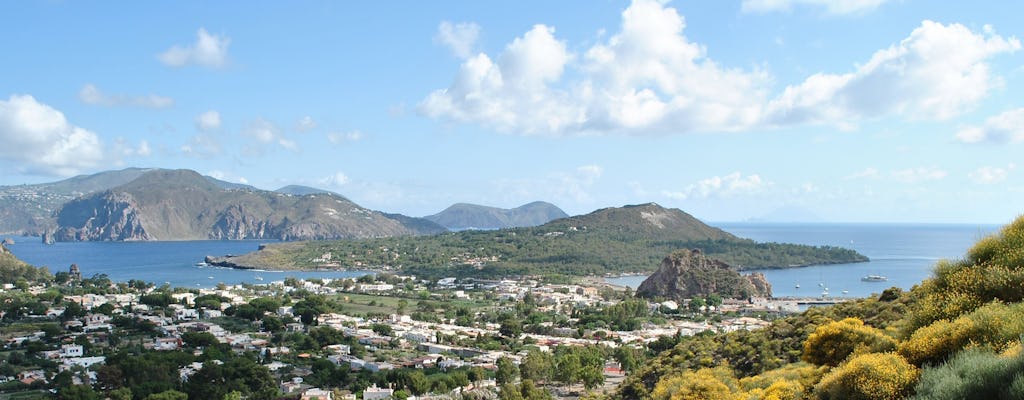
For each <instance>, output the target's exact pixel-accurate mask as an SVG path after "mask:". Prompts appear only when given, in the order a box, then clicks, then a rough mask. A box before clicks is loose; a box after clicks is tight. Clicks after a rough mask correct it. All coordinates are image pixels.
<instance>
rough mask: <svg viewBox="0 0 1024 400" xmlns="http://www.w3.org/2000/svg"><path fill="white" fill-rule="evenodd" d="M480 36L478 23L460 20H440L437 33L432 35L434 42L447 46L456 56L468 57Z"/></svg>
mask: <svg viewBox="0 0 1024 400" xmlns="http://www.w3.org/2000/svg"><path fill="white" fill-rule="evenodd" d="M479 37H480V25H477V24H476V23H474V22H461V23H458V24H453V23H451V22H448V21H442V22H441V24H440V25H438V27H437V34H435V35H434V43H439V44H442V45H445V46H447V47H448V49H449V50H451V51H452V54H454V55H455V56H456V57H458V58H463V59H464V58H469V56H470V55H472V54H473V48H474V47H475V46H476V41H477V39H478V38H479Z"/></svg>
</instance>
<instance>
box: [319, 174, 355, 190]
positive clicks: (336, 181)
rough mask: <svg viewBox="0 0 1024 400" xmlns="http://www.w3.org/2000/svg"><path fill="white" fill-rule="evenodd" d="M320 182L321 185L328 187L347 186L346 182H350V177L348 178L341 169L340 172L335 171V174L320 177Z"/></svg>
mask: <svg viewBox="0 0 1024 400" xmlns="http://www.w3.org/2000/svg"><path fill="white" fill-rule="evenodd" d="M318 182H319V183H320V184H321V185H324V186H328V187H340V186H345V185H346V184H348V183H349V178H348V176H347V175H345V173H343V172H341V171H338V172H335V173H334V174H331V175H329V176H325V177H323V178H320V180H319V181H318Z"/></svg>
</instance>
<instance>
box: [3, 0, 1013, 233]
mask: <svg viewBox="0 0 1024 400" xmlns="http://www.w3.org/2000/svg"><path fill="white" fill-rule="evenodd" d="M940 3H941V4H940ZM946 3H950V4H946ZM1021 8H1024V7H1022V5H1021V4H1018V3H1017V2H989V1H980V2H970V3H965V2H926V1H918V0H903V1H900V0H833V1H826V0H736V1H714V2H709V1H678V0H677V1H672V2H660V1H654V0H636V1H633V2H627V1H606V0H599V1H556V2H552V1H517V2H506V3H496V2H443V1H442V2H384V1H382V2H369V3H368V4H363V3H358V4H356V3H350V2H334V1H328V2H312V1H308V2H288V3H280V2H244V3H238V2H175V3H146V2H125V3H120V4H116V5H112V4H109V3H88V2H63V1H39V2H10V3H5V4H4V5H3V6H0V34H2V35H3V37H4V38H5V40H3V41H0V54H3V55H4V62H3V63H0V169H2V170H3V171H4V173H3V174H2V175H0V184H3V185H12V184H23V183H38V182H48V181H53V180H57V179H61V178H64V177H68V176H72V175H75V174H84V173H94V172H99V171H103V170H109V169H118V168H124V167H130V166H137V167H162V168H189V169H194V170H196V171H199V172H200V173H203V174H208V175H212V176H215V177H218V178H221V179H224V180H228V181H233V182H243V183H248V184H250V185H254V186H256V187H260V188H264V189H276V188H278V187H281V186H284V185H287V184H303V185H309V186H316V187H322V188H325V189H330V190H333V191H336V192H339V193H342V194H344V195H346V196H348V197H349V198H351V199H352V200H354V201H356V202H357V203H359V204H361V205H363V206H366V207H370V208H373V209H377V210H382V211H387V212H400V213H404V214H407V215H413V216H423V215H428V214H433V213H435V212H438V211H440V210H442V209H444V208H445V207H447V206H448V205H450V204H452V203H455V202H470V203H477V204H485V205H491V206H498V207H515V206H518V205H521V204H524V203H526V202H530V201H534V200H544V201H549V202H552V203H555V204H556V205H558V206H560V207H562V208H563V209H565V210H566V211H567V212H569V213H570V214H581V213H586V212H590V211H592V210H594V209H597V208H602V207H609V206H620V205H623V204H635V203H644V202H657V203H659V204H661V205H664V206H668V207H676V208H680V209H683V210H684V211H687V212H689V213H691V214H693V215H695V216H697V217H698V218H701V219H704V220H709V221H740V220H746V219H750V218H764V217H771V218H775V219H791V220H802V219H809V218H813V219H816V220H822V221H839V222H963V223H1005V222H1008V221H1009V220H1011V219H1013V218H1014V217H1016V216H1018V215H1020V214H1021V213H1022V211H1024V208H1022V206H1024V203H1022V202H1021V201H1020V200H1019V199H1021V198H1022V197H1024V196H1022V195H1024V165H1020V164H1021V163H1022V161H1020V158H1021V157H1020V156H1019V155H1020V154H1021V151H1022V150H1024V147H1022V146H1024V143H1022V142H1024V95H1021V93H1024V90H1022V89H1024V57H1022V55H1024V54H1022V53H1024V52H1022V51H1021V42H1020V39H1019V38H1020V37H1024V32H1021V30H1022V29H1024V27H1022V26H1021V25H1020V23H1019V15H1022V13H1024V10H1022V9H1021Z"/></svg>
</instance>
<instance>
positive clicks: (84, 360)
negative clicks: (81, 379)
mask: <svg viewBox="0 0 1024 400" xmlns="http://www.w3.org/2000/svg"><path fill="white" fill-rule="evenodd" d="M106 361H107V358H106V357H103V356H99V357H74V358H65V359H63V360H61V364H60V365H59V366H57V370H58V371H60V372H64V371H67V370H69V369H71V368H72V367H75V366H79V367H82V368H89V367H91V366H93V365H96V364H103V363H105V362H106Z"/></svg>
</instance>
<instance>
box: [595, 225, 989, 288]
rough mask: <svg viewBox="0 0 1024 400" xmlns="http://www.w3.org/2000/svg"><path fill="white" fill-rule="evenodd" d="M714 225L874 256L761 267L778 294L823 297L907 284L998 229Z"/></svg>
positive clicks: (626, 280) (634, 280)
mask: <svg viewBox="0 0 1024 400" xmlns="http://www.w3.org/2000/svg"><path fill="white" fill-rule="evenodd" d="M716 226H718V227H720V228H722V229H724V230H726V231H728V232H730V233H732V234H734V235H736V236H740V237H744V238H749V239H753V240H756V241H758V242H780V243H798V244H807V245H816V246H822V245H830V246H840V247H846V248H850V249H854V250H856V251H858V252H860V253H861V254H863V255H865V256H868V257H869V258H870V259H871V261H870V262H866V263H855V264H836V265H815V266H809V267H802V268H790V269H777V270H757V272H763V273H764V274H765V276H766V277H767V278H768V282H770V283H771V284H772V292H773V294H774V295H775V296H777V297H782V296H798V297H819V296H821V295H822V293H823V292H824V291H825V289H826V288H827V289H828V294H829V296H832V297H843V296H846V297H866V296H870V295H872V294H874V293H879V292H881V291H882V290H884V289H886V288H889V287H892V286H898V287H901V288H904V289H909V288H910V287H912V286H914V285H916V284H918V283H920V282H921V281H922V280H924V279H925V278H928V277H930V276H931V274H932V269H933V267H934V266H935V263H936V262H938V261H939V260H941V259H957V258H961V257H963V255H964V253H965V252H966V251H967V249H969V248H970V247H971V246H972V245H973V244H974V243H975V242H976V241H978V239H980V238H982V237H984V236H987V235H989V234H992V233H995V232H997V231H998V229H999V226H998V225H944V224H943V225H938V224H934V225H933V224H928V225H904V224H753V223H727V224H716ZM866 275H882V276H885V277H886V278H888V280H887V281H885V282H864V281H862V280H861V278H862V277H864V276H866ZM646 278H647V277H646V276H625V277H620V278H610V279H608V281H609V282H611V283H615V284H619V285H625V286H630V287H632V288H636V287H637V286H639V285H640V282H643V280H644V279H646ZM797 285H799V286H800V287H799V288H797ZM844 291H845V293H844Z"/></svg>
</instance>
